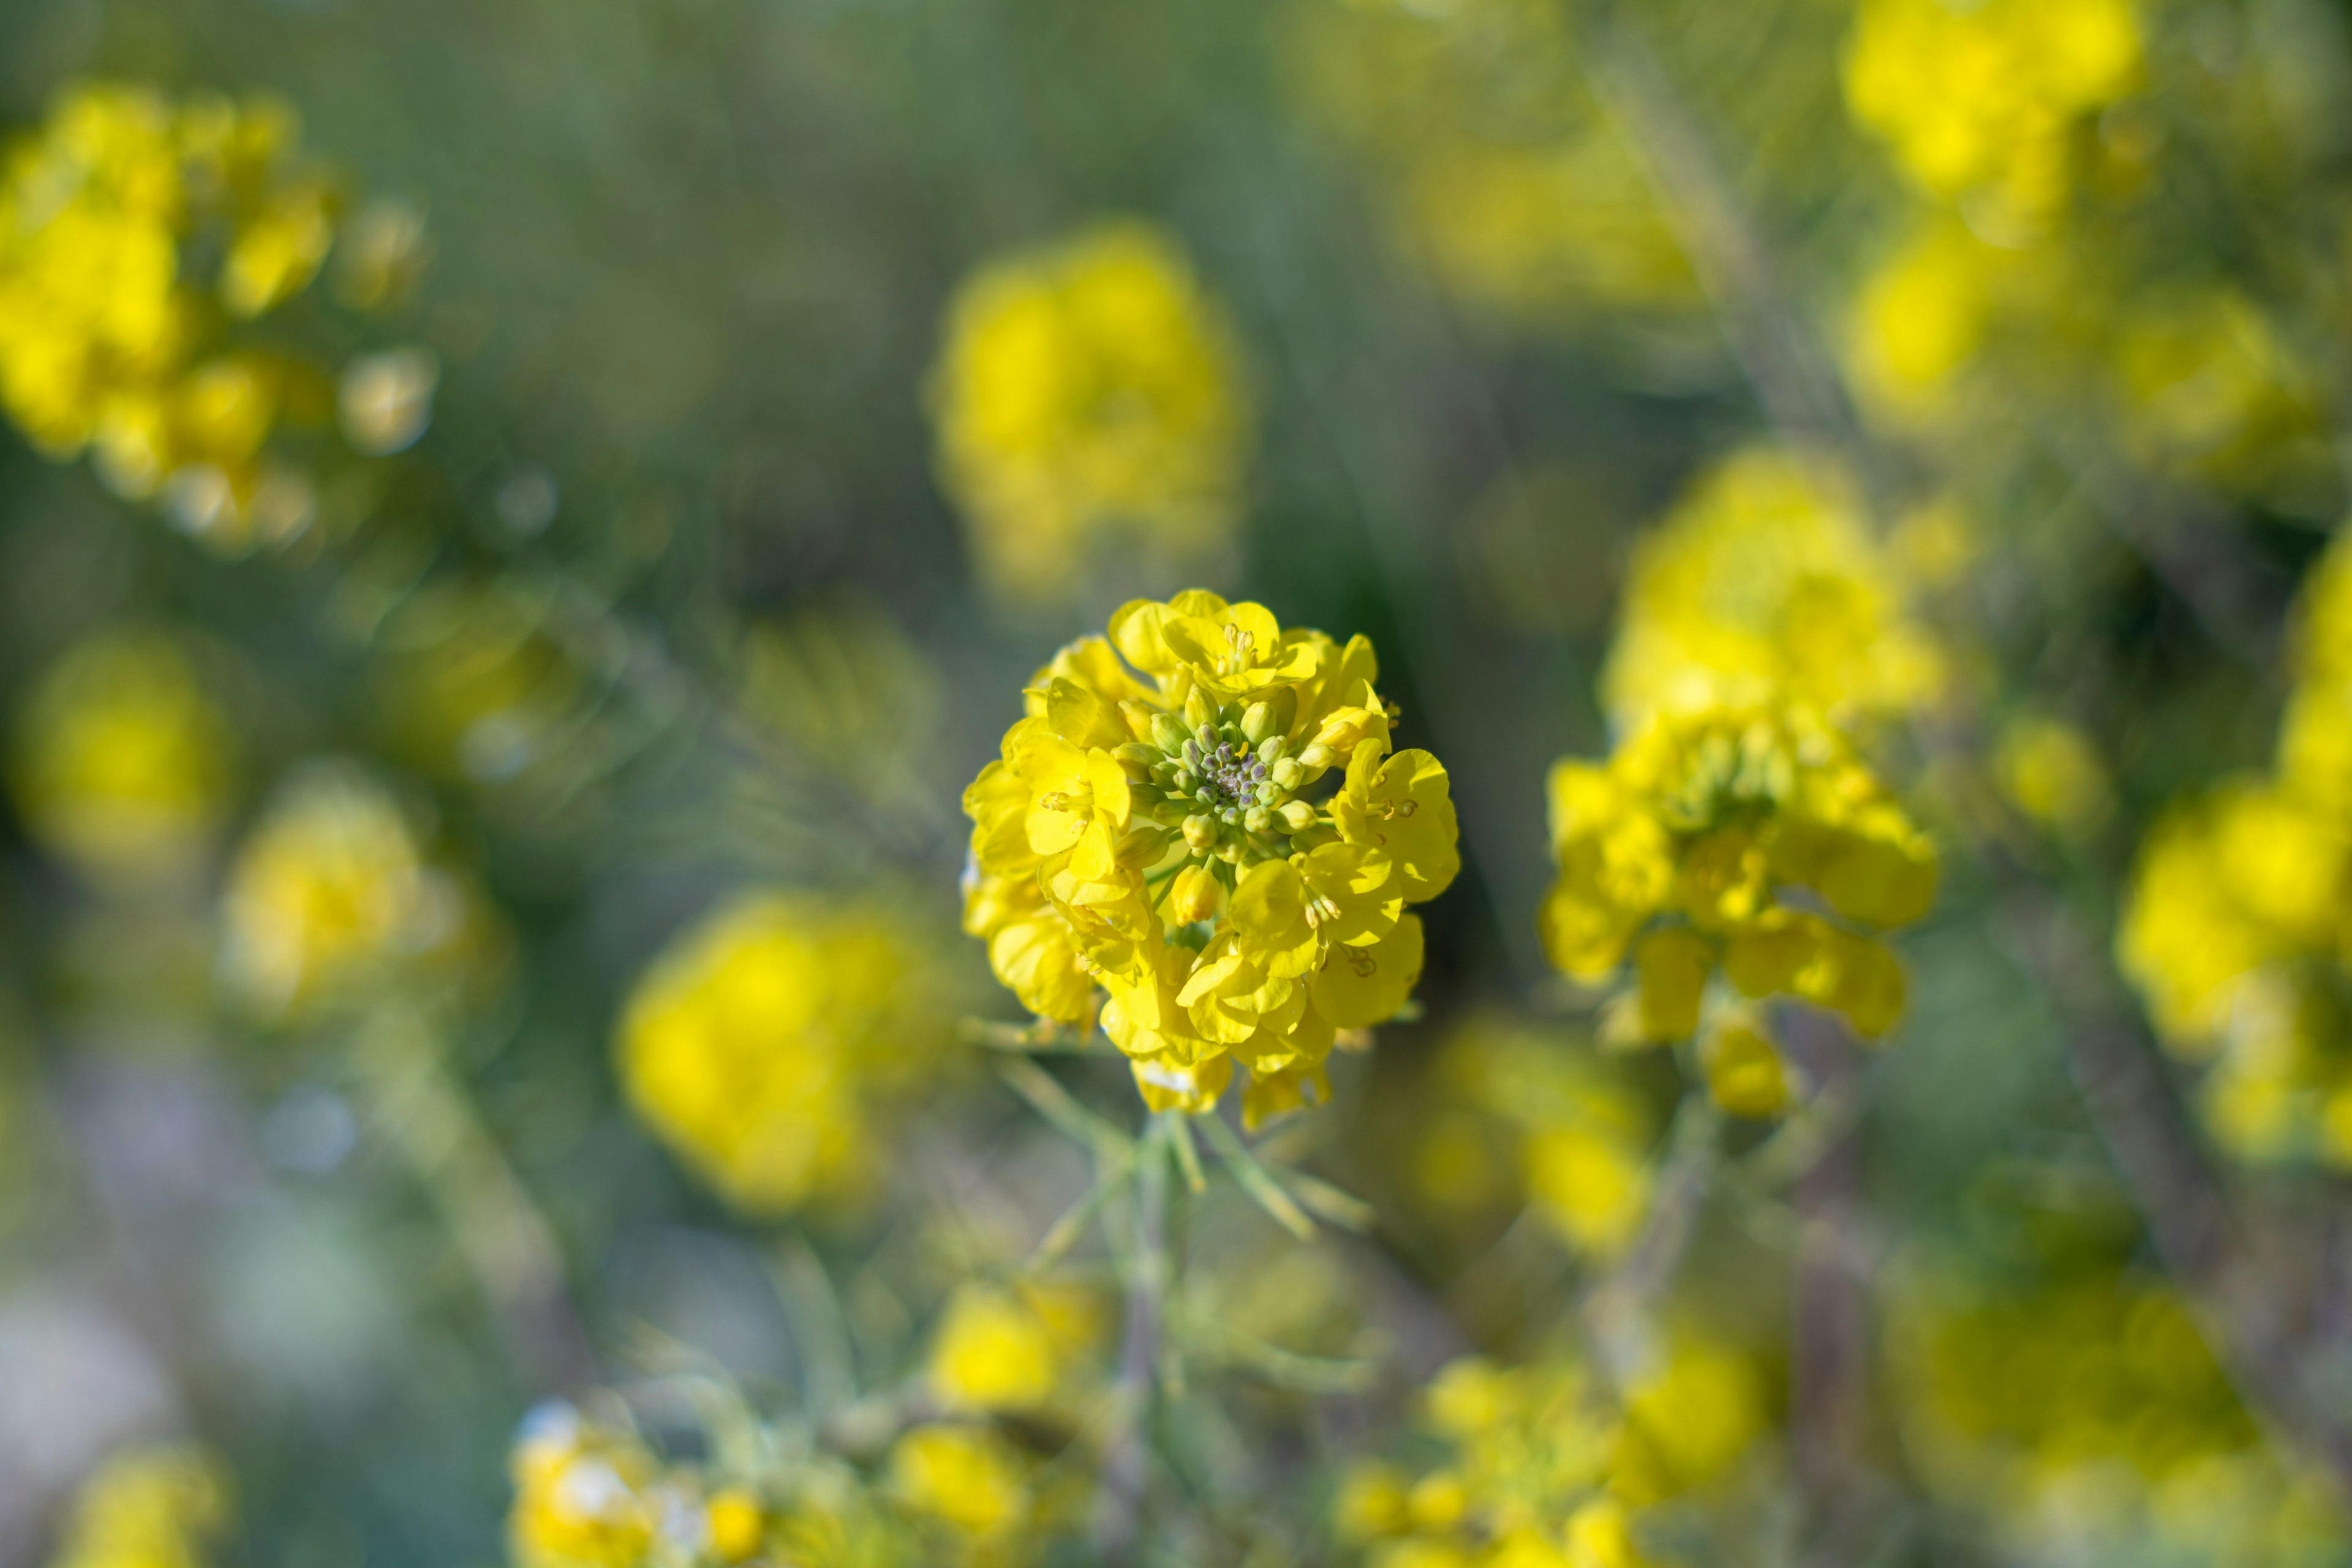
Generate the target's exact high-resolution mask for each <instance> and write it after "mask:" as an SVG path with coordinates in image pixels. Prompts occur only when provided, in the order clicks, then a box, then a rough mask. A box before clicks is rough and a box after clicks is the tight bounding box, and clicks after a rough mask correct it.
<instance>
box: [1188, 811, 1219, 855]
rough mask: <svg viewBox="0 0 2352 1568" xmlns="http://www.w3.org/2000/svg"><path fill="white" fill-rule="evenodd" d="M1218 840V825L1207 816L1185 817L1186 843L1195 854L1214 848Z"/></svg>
mask: <svg viewBox="0 0 2352 1568" xmlns="http://www.w3.org/2000/svg"><path fill="white" fill-rule="evenodd" d="M1216 842H1217V825H1216V823H1214V822H1213V821H1212V820H1211V819H1210V818H1208V817H1205V816H1188V817H1186V818H1185V819H1184V843H1185V846H1186V847H1188V848H1190V849H1191V850H1192V853H1193V854H1195V855H1201V854H1205V853H1207V852H1208V851H1209V850H1210V849H1211V848H1213V847H1215V845H1216Z"/></svg>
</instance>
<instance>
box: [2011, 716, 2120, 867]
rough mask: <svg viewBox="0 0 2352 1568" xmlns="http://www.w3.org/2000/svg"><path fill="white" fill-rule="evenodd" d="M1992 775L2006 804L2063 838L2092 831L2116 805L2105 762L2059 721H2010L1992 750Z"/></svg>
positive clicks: (2087, 742) (2080, 733)
mask: <svg viewBox="0 0 2352 1568" xmlns="http://www.w3.org/2000/svg"><path fill="white" fill-rule="evenodd" d="M1993 778H1994V780H1995V782H1996V783H1998V784H2000V792H2001V794H2002V795H2006V796H2007V797H2008V799H2009V803H2010V804H2011V805H2013V806H2015V807H2017V809H2018V810H2019V811H2021V812H2022V813H2024V814H2025V816H2027V818H2028V819H2030V820H2031V821H2032V822H2033V823H2035V824H2036V825H2038V826H2042V827H2045V828H2048V829H2050V830H2051V831H2052V832H2053V833H2057V834H2059V835H2061V836H2063V837H2068V838H2083V837H2088V836H2089V835H2091V834H2093V833H2095V832H2096V831H2097V830H2098V829H2099V827H2100V826H2101V825H2102V824H2104V823H2105V821H2106V819H2107V817H2108V816H2109V815H2110V814H2112V813H2113V812H2114V810H2115V804H2116V802H2115V791H2114V788H2113V786H2112V785H2110V784H2108V782H2107V770H2106V767H2105V764H2104V763H2101V762H2100V761H2099V753H2098V752H2097V751H2096V750H2095V749H2094V748H2093V746H2092V745H2091V742H2090V740H2089V738H2088V737H2087V736H2085V735H2084V733H2083V731H2080V730H2078V729H2076V728H2075V727H2074V725H2072V724H2069V723H2066V722H2064V721H2063V720H2057V719H2043V718H2032V717H2027V718H2019V719H2014V720H2011V721H2010V722H2009V723H2008V724H2007V725H2006V726H2004V727H2003V728H2002V730H2001V734H2000V744H1999V745H1998V746H1997V747H1995V749H1994V752H1993Z"/></svg>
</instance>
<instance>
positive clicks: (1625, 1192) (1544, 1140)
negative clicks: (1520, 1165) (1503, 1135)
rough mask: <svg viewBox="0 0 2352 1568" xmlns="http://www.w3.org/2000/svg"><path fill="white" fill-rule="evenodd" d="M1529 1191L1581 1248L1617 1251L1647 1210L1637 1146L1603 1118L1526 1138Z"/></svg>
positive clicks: (1644, 1169) (1606, 1253)
mask: <svg viewBox="0 0 2352 1568" xmlns="http://www.w3.org/2000/svg"><path fill="white" fill-rule="evenodd" d="M1527 1170H1528V1196H1529V1197H1530V1198H1531V1199H1533V1200H1534V1203H1535V1205H1536V1209H1537V1212H1538V1213H1539V1214H1541V1215H1543V1216H1544V1217H1545V1218H1546V1219H1548V1220H1549V1221H1550V1222H1551V1223H1552V1224H1553V1226H1556V1227H1557V1228H1558V1229H1559V1233H1560V1234H1561V1235H1562V1236H1564V1237H1567V1238H1568V1240H1569V1241H1570V1243H1572V1244H1573V1245H1574V1246H1576V1247H1579V1248H1580V1249H1581V1250H1583V1251H1586V1252H1591V1253H1595V1254H1598V1255H1599V1256H1601V1257H1603V1258H1609V1257H1614V1256H1615V1255H1616V1254H1618V1253H1620V1252H1622V1251H1623V1250H1624V1249H1625V1248H1626V1247H1627V1246H1628V1245H1629V1244H1630V1243H1631V1242H1632V1241H1633V1238H1634V1237H1636V1236H1637V1235H1639V1234H1640V1233H1641V1228H1642V1220H1643V1216H1644V1215H1647V1214H1648V1213H1649V1207H1650V1172H1649V1167H1648V1166H1647V1165H1646V1164H1645V1163H1643V1158H1642V1152H1641V1150H1640V1149H1639V1148H1638V1147H1636V1146H1633V1145H1632V1144H1630V1143H1629V1142H1627V1141H1626V1140H1625V1139H1624V1138H1623V1137H1622V1135H1619V1134H1618V1133H1617V1132H1616V1131H1614V1130H1613V1129H1611V1128H1609V1127H1607V1126H1606V1125H1605V1124H1599V1125H1571V1126H1562V1127H1549V1128H1546V1129H1544V1130H1542V1131H1538V1132H1537V1133H1535V1134H1534V1135H1533V1136H1532V1137H1530V1138H1529V1139H1528V1148H1527Z"/></svg>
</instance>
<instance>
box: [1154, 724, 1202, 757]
mask: <svg viewBox="0 0 2352 1568" xmlns="http://www.w3.org/2000/svg"><path fill="white" fill-rule="evenodd" d="M1191 739H1192V735H1191V733H1190V731H1187V730H1186V729H1185V728H1184V726H1183V725H1181V724H1180V723H1178V722H1177V721H1176V715H1174V714H1173V713H1155V714H1153V715H1152V717H1151V742H1152V744H1154V745H1156V746H1158V747H1159V748H1160V750H1161V751H1163V752H1167V753H1168V754H1169V755H1170V756H1171V757H1173V756H1177V755H1180V754H1181V752H1183V750H1184V742H1187V741H1189V740H1191Z"/></svg>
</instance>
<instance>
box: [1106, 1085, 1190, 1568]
mask: <svg viewBox="0 0 2352 1568" xmlns="http://www.w3.org/2000/svg"><path fill="white" fill-rule="evenodd" d="M1183 1114H1184V1113H1183V1112H1182V1111H1181V1110H1163V1111H1160V1112H1158V1113H1157V1114H1155V1115H1154V1116H1153V1118H1152V1121H1151V1126H1150V1129H1149V1130H1148V1131H1146V1132H1145V1133H1144V1135H1143V1138H1142V1139H1141V1141H1140V1142H1139V1148H1138V1161H1137V1168H1136V1181H1135V1211H1134V1219H1133V1225H1132V1228H1131V1231H1130V1233H1129V1235H1128V1236H1127V1237H1126V1238H1125V1240H1126V1244H1127V1245H1126V1246H1125V1247H1123V1248H1122V1250H1123V1251H1124V1252H1125V1254H1126V1263H1127V1269H1126V1273H1127V1327H1126V1332H1125V1338H1124V1340H1123V1342H1122V1343H1121V1345H1120V1348H1119V1358H1118V1390H1117V1393H1116V1394H1114V1396H1113V1398H1114V1406H1113V1413H1112V1415H1111V1429H1110V1432H1109V1435H1108V1437H1107V1438H1106V1440H1105V1442H1104V1445H1103V1463H1102V1479H1101V1480H1100V1482H1099V1483H1098V1485H1097V1489H1096V1492H1095V1515H1094V1543H1095V1551H1096V1553H1097V1557H1098V1558H1099V1559H1100V1560H1101V1561H1102V1562H1105V1563H1127V1562H1131V1561H1133V1560H1134V1558H1135V1552H1136V1547H1137V1544H1138V1542H1139V1540H1140V1539H1141V1533H1142V1531H1141V1526H1142V1517H1143V1493H1144V1482H1145V1474H1144V1470H1145V1464H1146V1461H1147V1458H1148V1457H1149V1454H1148V1445H1147V1443H1146V1441H1145V1428H1146V1427H1147V1426H1148V1425H1149V1424H1150V1415H1151V1405H1152V1400H1153V1393H1154V1384H1155V1383H1156V1382H1157V1381H1158V1373H1159V1371H1160V1363H1161V1360H1162V1346H1161V1344H1160V1336H1161V1331H1162V1327H1163V1325H1164V1324H1165V1322H1166V1320H1167V1309H1168V1300H1167V1298H1168V1290H1169V1287H1170V1284H1171V1279H1170V1273H1171V1270H1170V1267H1169V1257H1168V1234H1169V1229H1170V1219H1171V1215H1170V1214H1169V1205H1170V1204H1171V1201H1172V1200H1173V1199H1174V1197H1175V1193H1176V1189H1175V1187H1174V1186H1173V1185H1172V1184H1171V1183H1170V1181H1169V1174H1170V1173H1169V1168H1168V1167H1169V1164H1170V1163H1171V1158H1172V1156H1171V1142H1172V1140H1173V1139H1174V1138H1177V1137H1189V1136H1191V1134H1190V1133H1189V1132H1188V1131H1186V1130H1185V1129H1184V1128H1183V1127H1182V1126H1181V1124H1180V1121H1179V1119H1181V1117H1182V1116H1183Z"/></svg>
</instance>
